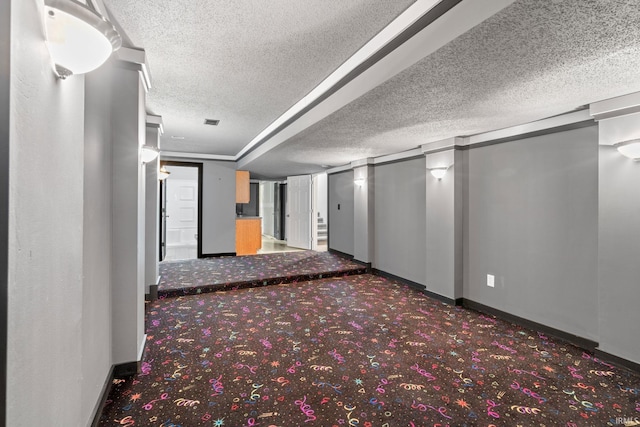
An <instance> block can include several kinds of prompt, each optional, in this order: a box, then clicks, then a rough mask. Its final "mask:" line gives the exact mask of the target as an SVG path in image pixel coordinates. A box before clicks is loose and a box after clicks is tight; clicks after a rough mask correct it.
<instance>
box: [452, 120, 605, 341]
mask: <svg viewBox="0 0 640 427" xmlns="http://www.w3.org/2000/svg"><path fill="white" fill-rule="evenodd" d="M464 154H465V156H468V158H467V161H468V184H467V185H468V186H467V194H466V202H467V204H466V206H465V207H464V225H463V228H464V246H465V252H464V297H465V298H468V299H470V300H472V301H475V302H478V303H481V304H484V305H487V306H490V307H493V308H496V309H498V310H502V311H506V312H508V313H511V314H513V315H516V316H520V317H523V318H525V319H529V320H532V321H534V322H538V323H541V324H544V325H546V326H550V327H553V328H556V329H560V330H562V331H565V332H568V333H572V334H575V335H578V336H580V337H584V338H589V339H594V340H597V337H598V315H597V314H596V313H597V298H596V295H597V260H598V255H597V247H598V243H597V239H598V216H597V215H598V194H597V192H598V135H597V127H595V126H591V127H587V128H581V129H576V130H571V131H566V132H558V133H554V134H549V135H544V136H539V137H533V138H527V139H522V140H517V141H512V142H508V143H503V144H496V145H490V146H485V147H481V148H471V149H470V150H468V151H465V152H464ZM487 274H492V275H494V276H495V287H493V288H491V287H488V286H487Z"/></svg>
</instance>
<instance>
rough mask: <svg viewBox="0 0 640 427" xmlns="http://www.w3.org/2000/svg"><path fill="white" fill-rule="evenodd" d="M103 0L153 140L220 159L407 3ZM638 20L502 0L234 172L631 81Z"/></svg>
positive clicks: (619, 90)
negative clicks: (160, 123)
mask: <svg viewBox="0 0 640 427" xmlns="http://www.w3.org/2000/svg"><path fill="white" fill-rule="evenodd" d="M105 1H106V3H107V5H108V6H109V8H110V10H111V12H112V14H113V15H114V16H115V18H116V19H117V21H118V22H119V23H120V24H121V25H122V27H123V28H124V29H125V31H126V32H127V34H128V36H129V38H130V39H131V40H132V42H133V43H134V44H135V45H137V46H141V47H144V48H145V49H146V51H147V54H148V58H149V63H150V67H151V70H152V74H153V82H154V87H153V88H152V90H151V92H150V93H149V97H148V107H149V110H150V112H152V113H155V114H160V115H162V116H163V118H164V123H165V129H166V134H165V137H164V138H163V141H162V148H163V149H165V150H176V151H184V152H201V153H209V154H226V155H235V154H236V153H237V152H238V151H239V150H240V149H241V148H242V147H244V146H245V145H246V144H247V143H249V142H250V141H251V140H252V139H253V138H254V137H255V136H256V135H257V134H258V133H259V132H261V131H262V130H263V129H264V128H265V127H266V126H267V125H269V124H270V123H271V122H272V121H273V120H275V119H276V118H277V117H278V116H280V115H281V114H282V113H283V112H285V111H286V110H287V109H288V108H289V107H290V106H292V105H293V104H295V103H296V102H297V101H298V100H299V99H301V98H302V97H303V96H304V95H306V94H307V93H308V92H309V91H310V90H311V89H313V88H314V87H315V86H316V85H317V84H318V83H319V82H320V81H321V80H322V79H323V78H324V77H326V76H327V75H328V74H330V73H331V72H332V71H334V70H335V69H336V68H337V67H338V66H339V65H340V64H341V63H342V62H344V61H345V60H346V59H347V58H348V57H349V56H350V55H352V54H353V53H354V52H355V51H356V50H357V49H358V48H360V47H361V46H362V45H363V44H364V43H366V42H367V41H368V40H369V39H371V37H373V36H374V35H375V34H376V33H378V32H379V31H380V30H381V29H382V28H383V27H384V26H385V25H387V24H388V23H389V22H391V21H392V20H393V19H394V18H395V17H396V16H397V15H398V14H400V13H401V12H402V11H403V10H404V9H406V7H408V6H409V5H410V4H411V3H412V2H410V1H406V0H405V1H402V2H385V1H381V0H376V1H373V2H372V1H364V0H357V1H355V0H354V1H349V2H326V1H320V0H313V1H305V2H296V1H284V0H281V1H274V2H258V1H253V2H231V1H229V0H225V1H216V2H210V1H204V0H199V1H190V2H187V1H186V0H178V1H171V2H169V1H166V0H165V1H162V2H151V1H149V0H143V1H136V2H131V1H127V0H105ZM463 4H464V3H463ZM638 22H640V7H638V3H637V1H623V0H617V1H616V0H562V1H555V0H554V1H551V0H520V1H517V2H514V3H513V4H512V5H511V6H508V7H506V8H505V9H503V10H502V11H501V12H499V13H497V14H496V15H494V16H493V17H491V18H490V19H488V20H486V21H485V22H483V23H482V24H480V25H478V26H476V27H475V28H473V29H471V30H470V31H468V32H467V33H465V34H463V35H462V36H460V37H459V38H457V39H456V40H454V41H452V42H450V43H449V44H447V45H445V46H444V47H443V48H441V49H440V50H438V51H436V52H435V53H433V54H431V55H429V56H427V57H425V58H424V59H422V60H421V61H419V62H418V63H416V64H415V65H414V66H412V67H409V68H408V69H406V70H405V71H403V72H401V73H399V74H398V75H396V76H394V77H392V78H391V79H390V80H388V81H387V82H385V83H383V84H382V85H380V86H378V87H377V88H375V89H373V90H372V91H370V92H369V93H367V94H365V95H363V96H362V97H360V98H359V99H357V100H355V101H354V102H352V103H351V104H349V105H347V106H345V107H343V108H342V109H341V110H339V111H337V112H335V113H333V114H331V115H330V116H328V117H327V118H325V119H324V120H322V121H320V122H318V123H316V124H315V125H313V126H311V127H310V128H307V129H306V130H305V131H303V132H301V133H299V134H298V135H296V136H294V137H293V138H291V139H290V140H288V141H286V142H285V143H283V144H281V145H280V146H278V147H277V148H275V149H273V150H271V151H270V152H268V153H266V154H265V155H263V156H261V157H260V158H258V159H257V160H255V161H253V162H251V163H249V164H248V165H246V168H248V169H250V170H251V171H252V173H254V175H256V176H263V177H274V178H275V177H283V176H287V175H297V174H304V173H312V172H317V171H320V170H322V168H320V166H319V165H322V164H324V165H331V166H337V165H342V164H345V163H348V162H350V161H352V160H357V159H362V158H366V157H372V156H380V155H384V154H390V153H395V152H400V151H404V150H408V149H412V148H415V147H417V146H419V145H421V144H424V143H427V142H430V141H435V140H439V139H444V138H449V137H453V136H464V135H470V134H476V133H481V132H486V131H490V130H495V129H500V128H504V127H508V126H513V125H518V124H523V123H527V122H530V121H535V120H539V119H542V118H546V117H550V116H554V115H557V114H562V113H565V112H569V111H572V110H575V109H576V108H579V107H581V106H583V105H586V104H589V103H591V102H595V101H599V100H602V99H607V98H611V97H615V96H619V95H623V94H627V93H631V92H634V91H639V90H640V71H639V70H640V26H639V25H637V24H638ZM204 118H212V119H220V120H221V123H220V125H219V126H218V127H207V126H204V125H203V124H202V122H203V120H204ZM171 135H179V136H185V137H186V139H185V140H182V141H176V140H171V138H170V136H171Z"/></svg>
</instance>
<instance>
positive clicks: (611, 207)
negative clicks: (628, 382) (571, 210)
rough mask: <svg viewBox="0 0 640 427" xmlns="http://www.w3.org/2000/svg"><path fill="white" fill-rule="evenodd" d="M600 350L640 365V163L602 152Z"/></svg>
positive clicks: (612, 150) (609, 151)
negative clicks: (639, 242)
mask: <svg viewBox="0 0 640 427" xmlns="http://www.w3.org/2000/svg"><path fill="white" fill-rule="evenodd" d="M599 164H600V169H599V171H600V175H599V178H600V180H599V197H600V199H599V204H600V209H599V233H598V244H599V251H598V257H599V259H598V282H599V291H598V314H599V316H598V319H599V330H600V349H601V350H602V351H605V352H607V353H611V354H614V355H616V356H619V357H623V358H625V359H628V360H631V361H633V362H636V363H640V329H638V325H640V309H639V308H638V304H640V262H638V261H639V260H640V245H639V244H638V239H639V238H640V162H634V161H632V160H630V159H628V158H626V157H624V156H622V155H621V154H620V153H618V152H617V150H616V149H615V148H613V147H610V146H602V147H600V158H599Z"/></svg>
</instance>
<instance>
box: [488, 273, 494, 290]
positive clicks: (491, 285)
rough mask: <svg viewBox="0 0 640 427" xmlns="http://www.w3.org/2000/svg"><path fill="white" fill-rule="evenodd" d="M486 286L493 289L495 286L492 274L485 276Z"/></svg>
mask: <svg viewBox="0 0 640 427" xmlns="http://www.w3.org/2000/svg"><path fill="white" fill-rule="evenodd" d="M487 286H489V287H490V288H493V287H495V286H496V278H495V276H494V275H493V274H487Z"/></svg>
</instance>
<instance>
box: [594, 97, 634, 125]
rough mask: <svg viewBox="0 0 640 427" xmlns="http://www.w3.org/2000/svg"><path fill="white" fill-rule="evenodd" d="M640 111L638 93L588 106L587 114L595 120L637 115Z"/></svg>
mask: <svg viewBox="0 0 640 427" xmlns="http://www.w3.org/2000/svg"><path fill="white" fill-rule="evenodd" d="M639 111H640V92H634V93H629V94H627V95H623V96H618V97H616V98H610V99H605V100H603V101H598V102H594V103H593V104H591V105H589V112H590V113H591V116H593V118H594V119H596V120H602V119H608V118H610V117H616V116H622V115H625V114H632V113H637V112H639Z"/></svg>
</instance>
